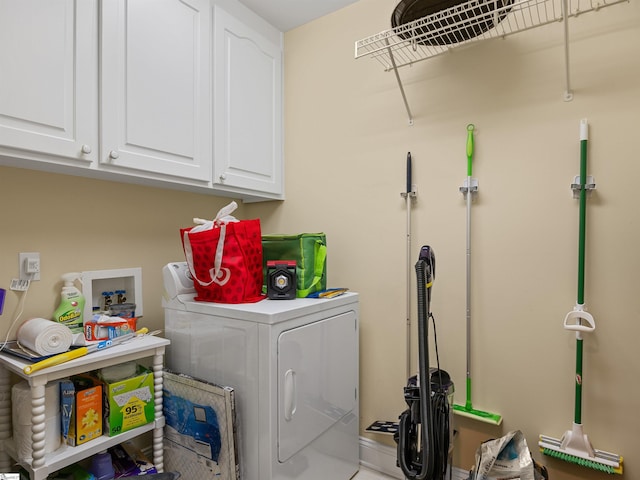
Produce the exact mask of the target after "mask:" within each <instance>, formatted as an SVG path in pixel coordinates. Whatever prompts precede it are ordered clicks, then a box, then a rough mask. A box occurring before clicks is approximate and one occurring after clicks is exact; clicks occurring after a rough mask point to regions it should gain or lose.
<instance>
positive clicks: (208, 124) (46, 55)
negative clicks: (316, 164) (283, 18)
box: [0, 0, 284, 201]
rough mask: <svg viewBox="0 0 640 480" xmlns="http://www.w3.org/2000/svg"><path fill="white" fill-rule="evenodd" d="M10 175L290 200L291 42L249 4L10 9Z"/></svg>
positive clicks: (3, 38) (3, 51)
mask: <svg viewBox="0 0 640 480" xmlns="http://www.w3.org/2000/svg"><path fill="white" fill-rule="evenodd" d="M0 165H11V166H18V167H28V168H38V169H42V170H48V171H56V172H62V173H72V174H77V175H85V176H90V177H94V178H106V179H109V180H116V181H118V180H120V181H126V182H134V183H142V184H146V185H153V186H161V187H168V188H180V189H183V190H190V191H193V192H198V193H210V194H219V195H224V196H231V197H234V198H238V199H243V200H247V201H258V200H269V199H282V198H284V196H283V154H282V33H281V32H279V31H278V30H276V29H275V28H274V27H272V26H271V25H269V24H268V23H266V22H265V21H264V20H262V19H261V18H259V17H258V16H256V15H255V14H254V13H253V12H251V11H250V10H249V9H247V8H246V7H245V6H244V5H242V4H240V3H239V2H237V0H100V1H98V0H0Z"/></svg>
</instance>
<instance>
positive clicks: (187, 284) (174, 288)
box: [162, 262, 196, 298]
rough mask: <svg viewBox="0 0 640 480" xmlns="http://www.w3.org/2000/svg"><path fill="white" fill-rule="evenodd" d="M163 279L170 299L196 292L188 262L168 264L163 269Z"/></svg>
mask: <svg viewBox="0 0 640 480" xmlns="http://www.w3.org/2000/svg"><path fill="white" fill-rule="evenodd" d="M162 279H163V281H164V288H165V290H166V292H167V294H168V296H169V298H175V297H177V296H178V295H183V294H189V293H195V292H196V289H195V288H194V286H193V277H192V276H191V272H190V271H189V267H188V266H187V262H175V263H168V264H167V265H165V266H164V267H162Z"/></svg>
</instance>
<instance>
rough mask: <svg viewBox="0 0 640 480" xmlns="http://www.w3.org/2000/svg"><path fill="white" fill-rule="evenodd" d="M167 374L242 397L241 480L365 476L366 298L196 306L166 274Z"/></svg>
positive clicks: (181, 272)
mask: <svg viewBox="0 0 640 480" xmlns="http://www.w3.org/2000/svg"><path fill="white" fill-rule="evenodd" d="M163 277H164V284H165V290H166V292H165V297H164V298H163V307H164V309H165V334H166V336H167V338H169V339H171V345H170V346H169V347H167V355H166V363H167V366H168V367H169V368H170V369H171V370H174V371H176V372H178V373H185V374H187V375H191V376H193V377H195V378H199V379H202V380H205V381H210V382H214V383H216V384H219V385H226V386H231V387H233V388H234V389H235V391H236V402H237V417H238V425H239V427H238V433H239V435H238V437H239V443H240V469H241V470H240V471H241V476H242V479H243V480H285V479H286V480H291V479H304V480H326V479H331V480H343V479H344V480H347V479H349V478H351V477H352V476H354V475H355V474H356V473H357V471H358V468H359V428H358V426H359V418H358V417H359V413H358V398H359V395H358V379H359V370H358V331H359V325H358V323H359V304H358V295H357V294H355V293H346V294H344V295H341V296H339V297H335V298H332V299H309V298H300V299H295V300H268V299H267V300H262V301H261V302H258V303H246V304H240V305H228V304H219V303H208V302H196V301H194V300H193V297H194V294H195V290H194V289H193V282H192V281H191V280H190V276H189V272H188V268H187V266H186V263H170V264H168V265H166V266H165V267H164V268H163Z"/></svg>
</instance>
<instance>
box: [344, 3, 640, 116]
mask: <svg viewBox="0 0 640 480" xmlns="http://www.w3.org/2000/svg"><path fill="white" fill-rule="evenodd" d="M623 2H626V3H629V2H630V0H468V1H466V2H464V3H461V4H459V5H456V6H454V7H451V8H447V9H444V10H441V11H439V12H436V13H434V14H431V15H428V16H426V17H422V18H420V19H418V20H415V21H412V22H408V23H405V24H402V25H400V26H397V27H395V28H392V29H389V30H385V31H383V32H380V33H377V34H375V35H372V36H370V37H367V38H364V39H362V40H358V41H357V42H356V43H355V58H356V59H358V58H362V57H371V58H373V59H375V60H376V61H378V62H379V63H380V64H381V65H382V67H383V68H384V71H386V72H389V71H393V72H394V74H395V77H396V81H397V82H398V87H399V88H400V93H401V95H402V100H403V102H404V106H405V109H406V111H407V115H408V117H409V125H413V122H414V119H413V115H412V113H411V109H410V108H409V102H408V100H407V96H406V93H405V90H404V87H403V85H402V80H401V78H400V74H399V73H398V70H399V69H400V68H402V67H404V66H407V65H412V64H414V63H417V62H420V61H423V60H426V59H429V58H433V57H436V56H439V55H442V54H444V53H448V52H451V51H452V50H455V49H458V48H461V47H464V46H468V45H470V44H473V43H476V42H480V41H483V40H488V39H491V38H504V37H506V36H509V35H512V34H514V33H518V32H523V31H526V30H531V29H533V28H537V27H540V26H542V25H547V24H550V23H555V22H562V23H563V28H564V57H565V58H564V60H565V92H564V100H565V101H571V100H572V99H573V93H572V91H571V83H570V64H569V22H568V19H569V18H570V17H577V16H578V15H582V14H583V13H587V12H591V11H596V10H599V9H601V8H604V7H608V6H611V5H615V4H618V3H623ZM469 32H472V35H471V38H469V37H470V34H469Z"/></svg>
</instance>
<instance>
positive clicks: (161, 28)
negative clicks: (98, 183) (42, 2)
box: [100, 0, 212, 183]
mask: <svg viewBox="0 0 640 480" xmlns="http://www.w3.org/2000/svg"><path fill="white" fill-rule="evenodd" d="M210 35H211V6H210V4H209V2H208V0H183V1H179V0H135V1H126V0H108V1H103V2H102V43H101V80H102V83H101V95H100V100H101V104H100V109H101V129H100V130H101V134H102V137H101V139H102V144H101V153H100V163H101V165H100V167H101V168H102V169H106V170H118V171H122V170H123V169H127V170H129V171H131V173H134V174H137V175H141V176H146V175H148V176H149V177H153V178H156V177H157V175H155V174H161V175H163V176H166V175H169V176H171V177H176V178H177V179H180V178H182V179H195V180H201V181H203V183H204V182H207V181H210V179H211V163H212V161H211V146H210V141H209V138H210V135H211V134H210V132H211V120H210V118H211V115H210V100H211V95H210V93H209V92H210V89H211V87H210V58H211V55H210V43H211V38H210Z"/></svg>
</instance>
